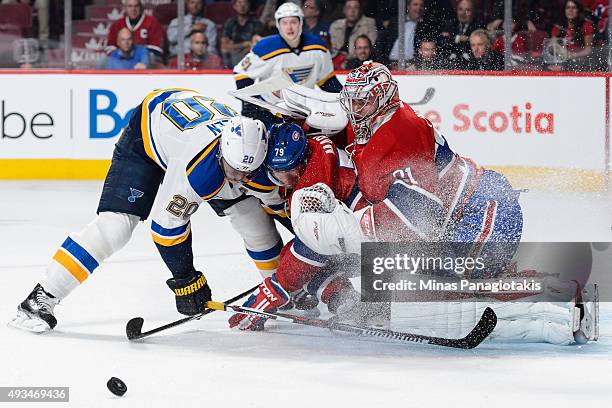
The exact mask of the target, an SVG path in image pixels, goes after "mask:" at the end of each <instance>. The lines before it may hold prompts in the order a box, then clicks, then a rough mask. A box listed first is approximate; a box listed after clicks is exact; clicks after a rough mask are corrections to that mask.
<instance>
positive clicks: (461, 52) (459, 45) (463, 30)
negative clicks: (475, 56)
mask: <svg viewBox="0 0 612 408" xmlns="http://www.w3.org/2000/svg"><path fill="white" fill-rule="evenodd" d="M479 28H482V25H481V24H480V23H478V22H476V21H475V20H474V2H473V0H460V1H459V3H457V13H456V15H455V18H454V19H453V20H452V21H450V22H449V24H448V25H447V26H446V27H445V28H443V29H442V32H441V33H440V37H439V39H438V45H439V46H440V49H441V51H442V52H443V54H444V57H445V58H447V59H448V60H449V64H450V65H451V66H452V65H457V66H459V65H461V60H462V59H468V58H469V55H470V34H472V32H473V31H474V30H477V29H479Z"/></svg>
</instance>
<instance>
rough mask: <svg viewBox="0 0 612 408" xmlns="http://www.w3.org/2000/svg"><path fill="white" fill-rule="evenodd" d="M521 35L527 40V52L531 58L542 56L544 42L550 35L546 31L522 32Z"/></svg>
mask: <svg viewBox="0 0 612 408" xmlns="http://www.w3.org/2000/svg"><path fill="white" fill-rule="evenodd" d="M519 35H522V36H523V37H524V38H525V45H526V46H527V52H528V53H529V55H530V56H531V57H534V58H536V57H539V56H540V55H542V50H543V48H544V41H545V40H546V39H547V38H548V33H547V32H546V31H541V30H538V31H521V32H520V33H519Z"/></svg>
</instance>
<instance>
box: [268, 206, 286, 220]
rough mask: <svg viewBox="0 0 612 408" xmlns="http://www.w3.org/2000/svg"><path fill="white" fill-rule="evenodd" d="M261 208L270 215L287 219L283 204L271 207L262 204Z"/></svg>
mask: <svg viewBox="0 0 612 408" xmlns="http://www.w3.org/2000/svg"><path fill="white" fill-rule="evenodd" d="M262 207H263V209H264V211H265V212H267V213H268V214H270V215H278V216H279V217H281V218H287V212H286V211H285V203H282V204H273V205H263V204H262Z"/></svg>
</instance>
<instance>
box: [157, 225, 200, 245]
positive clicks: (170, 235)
mask: <svg viewBox="0 0 612 408" xmlns="http://www.w3.org/2000/svg"><path fill="white" fill-rule="evenodd" d="M189 234H191V222H187V224H185V225H181V226H180V227H176V228H164V227H162V226H161V225H159V224H158V223H156V222H155V221H151V235H152V236H153V241H154V242H155V243H156V244H159V245H161V246H174V245H178V244H181V243H183V242H185V240H186V239H187V238H188V237H189Z"/></svg>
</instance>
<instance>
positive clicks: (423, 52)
mask: <svg viewBox="0 0 612 408" xmlns="http://www.w3.org/2000/svg"><path fill="white" fill-rule="evenodd" d="M406 68H407V69H408V70H410V71H435V70H438V69H447V68H448V67H447V66H446V63H445V61H444V59H442V58H440V57H439V56H438V46H437V45H436V41H435V40H433V39H430V38H424V39H423V40H421V42H420V43H419V48H418V49H417V54H416V55H415V56H414V58H413V59H412V60H410V61H408V65H407V67H406Z"/></svg>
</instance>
